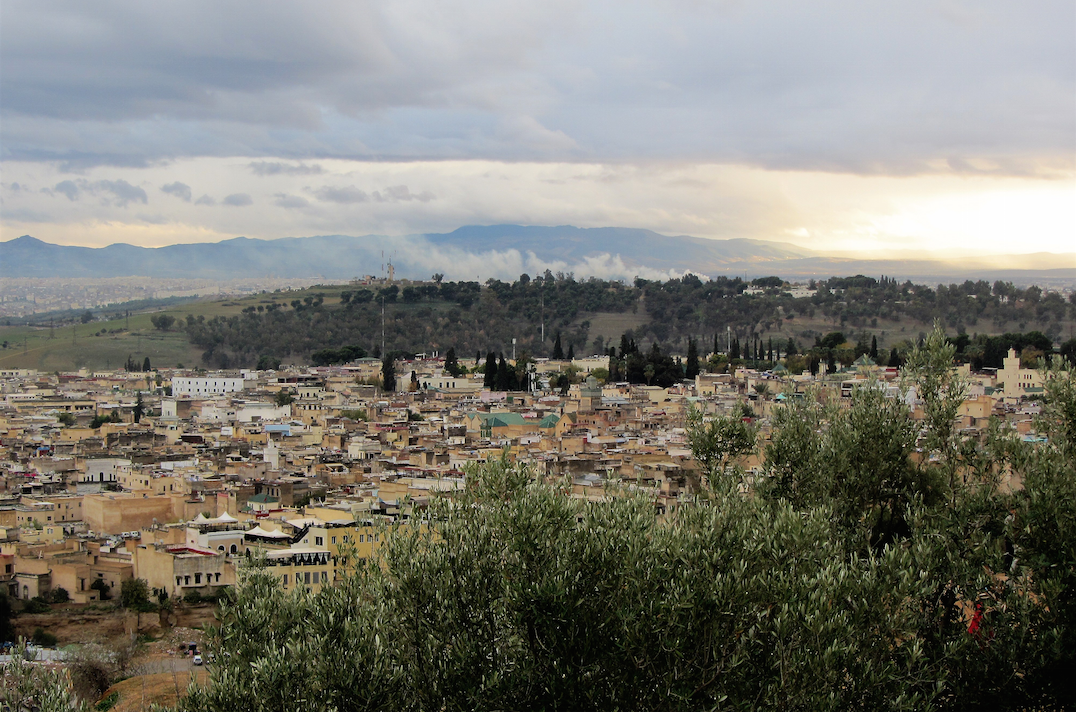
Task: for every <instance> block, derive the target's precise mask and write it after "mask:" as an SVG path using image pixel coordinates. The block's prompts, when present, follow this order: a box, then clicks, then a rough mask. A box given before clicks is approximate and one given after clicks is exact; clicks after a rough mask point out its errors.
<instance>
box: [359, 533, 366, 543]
mask: <svg viewBox="0 0 1076 712" xmlns="http://www.w3.org/2000/svg"><path fill="white" fill-rule="evenodd" d="M359 543H360V544H364V543H366V535H365V534H359Z"/></svg>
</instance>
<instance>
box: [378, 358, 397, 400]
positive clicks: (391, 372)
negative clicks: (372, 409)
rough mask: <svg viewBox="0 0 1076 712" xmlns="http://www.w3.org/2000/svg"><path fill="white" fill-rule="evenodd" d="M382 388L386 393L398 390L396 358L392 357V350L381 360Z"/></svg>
mask: <svg viewBox="0 0 1076 712" xmlns="http://www.w3.org/2000/svg"><path fill="white" fill-rule="evenodd" d="M381 390H383V391H385V392H386V393H395V392H396V359H394V358H393V357H392V352H391V351H390V352H388V353H386V354H385V358H383V359H382V360H381Z"/></svg>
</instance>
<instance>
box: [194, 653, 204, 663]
mask: <svg viewBox="0 0 1076 712" xmlns="http://www.w3.org/2000/svg"><path fill="white" fill-rule="evenodd" d="M194 664H195V665H201V664H202V656H201V655H195V656H194Z"/></svg>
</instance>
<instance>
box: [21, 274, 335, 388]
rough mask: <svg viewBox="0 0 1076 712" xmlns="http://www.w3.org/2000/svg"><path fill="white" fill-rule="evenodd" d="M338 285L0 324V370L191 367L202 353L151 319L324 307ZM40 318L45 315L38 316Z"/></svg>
mask: <svg viewBox="0 0 1076 712" xmlns="http://www.w3.org/2000/svg"><path fill="white" fill-rule="evenodd" d="M345 289H347V287H345V286H342V285H333V286H327V287H316V288H311V289H308V290H303V291H293V292H276V293H271V294H256V295H251V296H248V297H242V298H229V299H224V300H217V301H198V302H189V303H186V304H182V305H178V306H176V307H174V308H171V309H160V310H154V311H152V312H145V313H140V314H131V316H130V317H129V318H119V319H110V320H107V321H106V320H100V321H92V322H90V323H89V324H81V323H80V324H74V325H72V324H67V325H64V326H56V327H49V326H0V343H6V344H7V346H6V347H5V348H2V349H0V368H35V369H37V370H39V371H72V370H77V369H80V368H88V369H91V370H94V369H116V368H122V367H123V365H124V363H126V362H127V358H128V356H130V357H131V358H132V359H134V360H135V361H137V362H138V363H139V364H141V363H142V362H143V361H144V360H145V358H146V357H147V356H148V357H149V360H150V365H151V366H155V367H175V366H178V365H179V364H183V365H184V366H188V367H191V366H196V365H200V363H201V350H200V349H198V348H195V347H193V346H191V344H190V343H189V342H188V341H187V336H186V334H185V333H184V332H183V331H182V329H180V328H179V327H178V326H174V327H172V330H170V331H164V332H163V331H159V330H157V329H155V328H154V327H153V324H152V322H151V321H150V319H151V317H153V316H155V315H157V314H169V315H171V316H174V317H176V319H177V320H179V319H185V318H186V317H187V316H188V315H191V314H193V315H195V316H205V317H206V318H207V319H209V318H212V317H214V316H232V315H235V314H239V313H241V312H242V311H243V309H244V308H246V307H248V306H252V305H258V304H267V303H269V302H271V301H274V300H275V301H277V302H282V303H288V302H290V301H291V300H292V299H302V298H303V297H305V296H307V295H310V294H315V293H321V294H324V295H325V300H326V302H328V303H330V304H331V303H334V302H337V303H338V302H339V300H340V297H339V294H340V292H341V291H343V290H345ZM43 318H44V317H43Z"/></svg>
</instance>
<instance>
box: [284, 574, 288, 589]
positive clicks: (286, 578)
mask: <svg viewBox="0 0 1076 712" xmlns="http://www.w3.org/2000/svg"><path fill="white" fill-rule="evenodd" d="M284 585H285V586H287V585H288V575H287V574H284Z"/></svg>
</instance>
